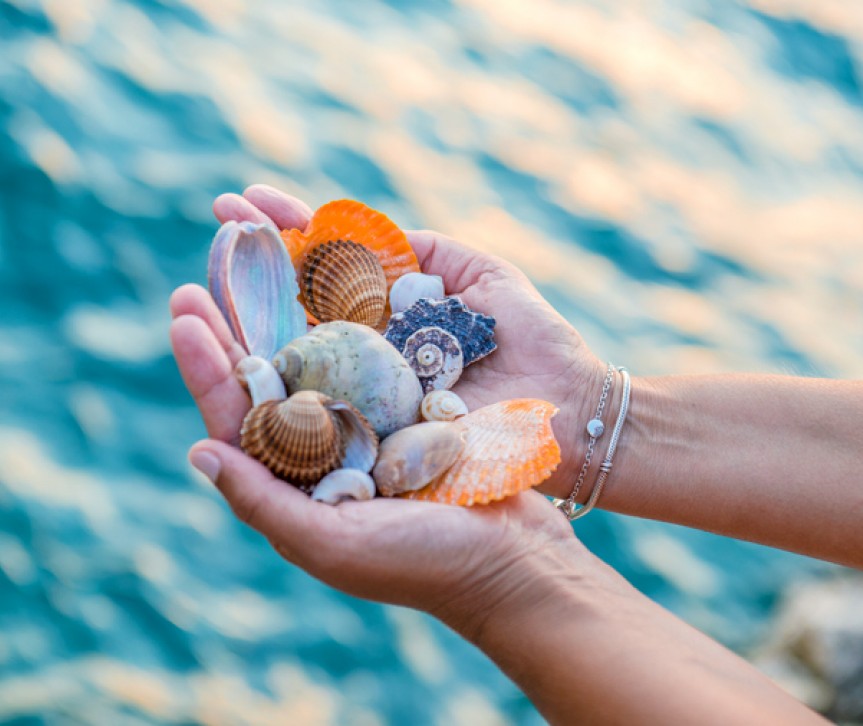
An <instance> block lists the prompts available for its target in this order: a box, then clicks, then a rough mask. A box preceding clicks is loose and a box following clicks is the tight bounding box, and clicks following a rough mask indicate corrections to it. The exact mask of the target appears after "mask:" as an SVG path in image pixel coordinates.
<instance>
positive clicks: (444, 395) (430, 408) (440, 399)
mask: <svg viewBox="0 0 863 726" xmlns="http://www.w3.org/2000/svg"><path fill="white" fill-rule="evenodd" d="M420 413H421V415H422V417H423V419H424V420H425V421H455V420H456V419H457V418H459V417H460V416H464V415H466V414H467V405H466V404H465V402H464V401H462V400H461V398H459V397H458V396H457V395H456V394H455V393H453V392H452V391H429V392H428V393H427V394H426V395H425V397H424V398H423V401H422V404H421V405H420Z"/></svg>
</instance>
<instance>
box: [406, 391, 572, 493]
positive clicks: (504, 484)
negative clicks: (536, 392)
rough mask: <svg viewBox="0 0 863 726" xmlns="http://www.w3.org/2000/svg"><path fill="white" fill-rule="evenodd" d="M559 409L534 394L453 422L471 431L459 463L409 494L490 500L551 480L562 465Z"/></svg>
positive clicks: (467, 436)
mask: <svg viewBox="0 0 863 726" xmlns="http://www.w3.org/2000/svg"><path fill="white" fill-rule="evenodd" d="M557 411H558V409H557V408H556V407H555V406H554V405H552V404H551V403H548V402H547V401H539V400H535V399H529V398H521V399H514V400H512V401H502V402H500V403H495V404H492V405H491V406H486V407H484V408H480V409H478V410H476V411H474V412H472V413H469V414H467V416H462V417H461V418H459V419H457V420H456V421H454V422H453V426H461V427H463V428H464V430H465V446H464V450H463V451H462V453H461V455H460V456H459V457H458V459H456V461H455V463H454V464H453V465H452V466H451V467H450V468H449V469H448V470H447V471H446V472H445V473H444V474H442V475H441V476H439V477H438V478H437V479H435V480H434V481H433V482H431V483H430V484H428V485H427V486H425V487H423V488H422V489H420V490H418V491H415V492H408V493H406V494H404V495H403V496H404V497H405V498H407V499H420V500H424V501H429V502H440V503H442V504H460V505H462V506H467V507H469V506H471V505H473V504H488V503H489V502H494V501H497V500H500V499H504V498H506V497H509V496H512V495H513V494H518V493H519V492H522V491H525V490H527V489H530V488H531V487H534V486H536V485H537V484H540V483H541V482H543V481H545V480H546V479H547V478H548V477H549V476H550V475H551V473H552V472H553V471H554V470H555V469H556V468H557V466H558V464H560V446H558V444H557V440H556V439H555V438H554V433H553V432H552V430H551V418H552V416H554V415H555V414H556V413H557Z"/></svg>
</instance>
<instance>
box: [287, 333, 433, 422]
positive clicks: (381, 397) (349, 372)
mask: <svg viewBox="0 0 863 726" xmlns="http://www.w3.org/2000/svg"><path fill="white" fill-rule="evenodd" d="M273 365H274V366H275V367H276V370H277V371H279V373H280V374H281V376H282V379H283V380H284V381H285V385H286V386H287V389H288V391H299V390H315V391H321V392H322V393H325V394H326V395H328V396H330V397H332V398H335V399H339V400H343V401H348V402H349V403H351V404H353V405H354V406H355V407H356V408H357V409H358V410H359V411H360V413H362V414H363V416H365V417H366V418H367V419H368V421H369V423H370V424H371V425H372V428H373V429H374V430H375V433H377V435H378V436H380V437H381V438H384V437H385V436H388V435H389V434H391V433H392V432H393V431H397V430H398V429H401V428H404V427H405V426H409V425H410V424H412V423H416V422H417V421H418V420H419V408H420V403H421V401H422V397H423V391H422V386H421V385H420V382H419V379H418V378H417V377H416V374H415V373H414V372H413V371H412V370H411V368H410V366H409V365H408V364H407V361H405V359H404V358H402V356H401V353H399V351H397V350H395V348H393V347H392V346H391V345H390V344H389V343H387V342H386V340H384V338H383V337H382V336H381V335H379V334H378V333H376V332H375V331H374V330H372V329H371V328H369V327H367V326H365V325H358V324H357V323H349V322H346V321H343V320H338V321H335V322H332V323H323V324H322V325H318V326H317V327H315V328H314V329H312V330H311V331H310V332H309V333H307V334H306V335H303V336H301V337H299V338H297V339H296V340H294V341H292V342H291V343H290V344H289V345H287V346H285V347H284V348H283V349H282V350H280V351H279V352H278V354H277V355H276V356H275V358H273Z"/></svg>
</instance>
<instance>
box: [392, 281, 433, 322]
mask: <svg viewBox="0 0 863 726" xmlns="http://www.w3.org/2000/svg"><path fill="white" fill-rule="evenodd" d="M443 296H444V289H443V278H442V277H441V276H440V275H427V274H425V273H424V272H409V273H408V274H407V275H402V276H401V277H400V278H399V279H398V280H396V281H395V282H394V283H393V286H392V289H391V290H390V310H391V311H392V312H393V313H400V312H402V311H403V310H407V309H408V308H409V307H410V306H411V305H413V304H414V303H415V302H416V301H417V300H419V299H420V298H421V297H427V298H431V299H432V300H440V299H441V298H443Z"/></svg>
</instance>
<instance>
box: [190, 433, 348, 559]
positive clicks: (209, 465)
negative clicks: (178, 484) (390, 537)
mask: <svg viewBox="0 0 863 726" xmlns="http://www.w3.org/2000/svg"><path fill="white" fill-rule="evenodd" d="M189 462H190V463H191V464H192V466H194V467H195V468H196V469H198V470H199V471H200V472H202V473H203V474H204V475H205V476H206V477H207V478H208V479H209V480H210V481H212V482H213V483H214V484H215V485H216V488H217V489H218V490H219V491H220V492H221V493H222V496H224V497H225V499H226V500H227V502H228V504H230V506H231V509H232V510H233V511H234V514H236V516H237V517H238V518H239V519H240V520H241V521H242V522H245V523H246V524H248V525H249V526H250V527H252V528H254V529H256V530H258V532H260V533H261V534H263V535H264V536H265V537H267V538H268V539H269V540H270V541H271V542H275V543H277V544H278V545H279V549H280V552H281V551H282V550H285V553H284V554H285V555H286V556H287V557H288V559H290V560H291V561H292V562H296V563H298V564H301V563H303V562H307V561H308V558H309V555H310V554H313V553H314V552H315V547H318V548H320V547H321V543H322V542H324V541H325V540H326V538H327V536H329V532H330V531H331V530H332V529H334V528H335V527H336V526H337V523H336V522H335V521H334V520H335V512H334V510H333V508H332V507H329V506H327V505H325V504H321V503H319V502H314V501H312V500H311V499H310V498H309V497H308V496H306V495H305V494H303V493H302V492H301V491H300V490H299V489H297V488H296V487H294V486H292V485H291V484H288V483H287V482H284V481H281V480H280V479H276V478H275V477H274V476H273V475H272V474H271V473H270V471H269V470H268V469H267V468H266V467H265V466H264V465H263V464H261V463H260V462H258V461H256V460H255V459H253V458H251V457H250V456H247V455H246V454H244V453H243V452H242V451H240V450H239V449H237V448H234V447H233V446H230V445H228V444H226V443H224V442H222V441H216V440H214V439H205V440H204V441H199V442H198V443H197V444H195V445H194V446H193V447H192V448H191V450H190V451H189Z"/></svg>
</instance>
